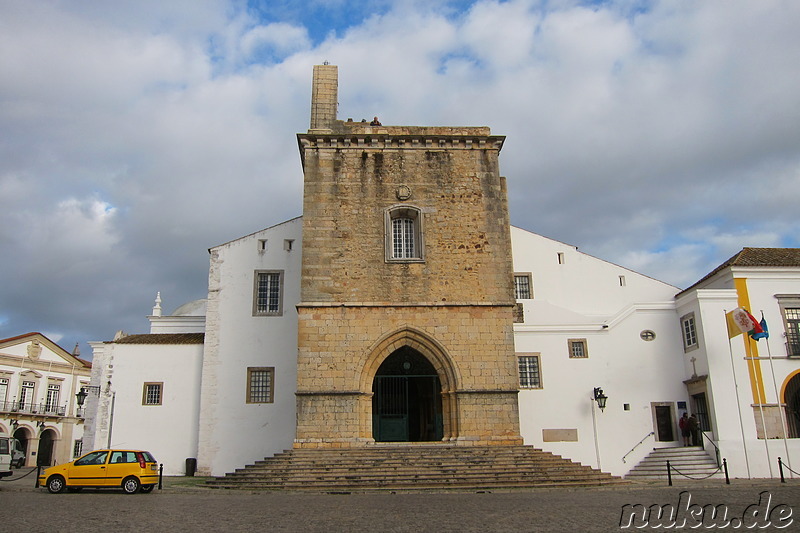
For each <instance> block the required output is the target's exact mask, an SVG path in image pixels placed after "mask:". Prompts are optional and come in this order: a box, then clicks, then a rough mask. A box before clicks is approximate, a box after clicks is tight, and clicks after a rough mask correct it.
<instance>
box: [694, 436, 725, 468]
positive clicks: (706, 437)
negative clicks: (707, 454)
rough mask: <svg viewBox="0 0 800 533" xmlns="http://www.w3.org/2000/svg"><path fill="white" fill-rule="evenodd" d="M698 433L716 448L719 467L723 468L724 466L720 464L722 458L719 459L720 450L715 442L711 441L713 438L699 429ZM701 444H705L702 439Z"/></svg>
mask: <svg viewBox="0 0 800 533" xmlns="http://www.w3.org/2000/svg"><path fill="white" fill-rule="evenodd" d="M698 431H699V432H700V435H702V436H703V437H705V439H706V440H708V442H710V443H711V445H712V446H713V447H714V450H715V455H716V458H717V466H720V467H721V466H722V463H721V462H720V458H719V448H718V447H717V445H716V444H714V441H713V440H711V437H709V436H708V435H706V432H705V431H704V430H702V429H699V430H698ZM700 442H703V439H700Z"/></svg>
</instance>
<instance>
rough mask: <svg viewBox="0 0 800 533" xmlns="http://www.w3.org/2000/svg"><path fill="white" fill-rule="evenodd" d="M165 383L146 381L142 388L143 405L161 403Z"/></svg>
mask: <svg viewBox="0 0 800 533" xmlns="http://www.w3.org/2000/svg"><path fill="white" fill-rule="evenodd" d="M163 389H164V383H163V382H161V383H145V384H144V387H143V389H142V405H161V398H162V396H163V394H164V390H163Z"/></svg>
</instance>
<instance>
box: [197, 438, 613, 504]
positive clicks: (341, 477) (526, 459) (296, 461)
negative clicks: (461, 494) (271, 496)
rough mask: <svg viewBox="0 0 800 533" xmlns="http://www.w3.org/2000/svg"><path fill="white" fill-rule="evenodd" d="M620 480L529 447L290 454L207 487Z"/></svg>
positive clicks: (455, 486)
mask: <svg viewBox="0 0 800 533" xmlns="http://www.w3.org/2000/svg"><path fill="white" fill-rule="evenodd" d="M615 483H626V481H624V480H622V479H620V478H617V477H613V476H611V475H610V474H606V473H604V472H600V471H599V470H596V469H593V468H590V467H588V466H583V465H580V464H578V463H574V462H572V461H569V460H567V459H563V458H561V457H559V456H557V455H553V454H551V453H548V452H544V451H542V450H538V449H536V448H533V447H530V446H452V445H438V444H434V445H405V446H401V445H392V446H382V445H376V446H367V447H363V448H346V449H295V450H290V451H285V452H283V453H280V454H277V455H275V456H274V457H271V458H268V459H264V460H263V461H257V462H256V463H255V464H252V465H248V466H246V467H245V468H240V469H237V470H236V471H235V472H233V473H229V474H226V475H225V476H223V477H217V478H214V479H211V480H208V481H207V486H209V487H212V488H226V489H247V490H293V491H315V492H368V491H400V492H406V491H426V490H427V491H440V490H469V491H475V490H489V491H490V490H495V489H515V488H529V487H557V486H559V487H560V486H569V487H578V486H597V485H609V484H615Z"/></svg>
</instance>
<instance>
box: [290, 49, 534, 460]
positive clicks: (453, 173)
mask: <svg viewBox="0 0 800 533" xmlns="http://www.w3.org/2000/svg"><path fill="white" fill-rule="evenodd" d="M335 79H336V67H335V66H333V65H321V66H318V67H316V69H315V79H314V85H315V87H317V86H319V85H323V86H325V85H328V86H330V85H335V84H336V83H335ZM331 80H334V81H333V83H332V82H331ZM314 94H315V95H316V96H315V97H316V98H318V99H322V101H319V100H315V101H313V102H312V110H313V109H317V108H320V107H321V108H328V109H329V108H334V109H335V104H336V92H335V91H334V92H324V91H322V90H317V89H315V90H314ZM325 98H327V99H328V100H327V101H326V100H325ZM321 115H322V114H321ZM313 116H314V117H315V122H314V123H312V124H311V129H310V130H309V132H308V133H307V134H301V135H298V141H299V144H300V152H301V159H302V161H303V169H304V176H305V188H304V202H303V246H304V248H303V261H302V276H301V301H300V303H299V304H298V306H297V309H298V320H299V326H298V328H299V331H298V360H297V364H298V370H297V392H296V394H297V435H296V439H295V446H299V447H317V446H323V447H324V446H353V445H359V444H363V443H369V442H373V441H374V440H375V439H376V437H377V438H378V439H379V440H380V439H382V438H397V439H398V440H404V441H408V440H411V436H410V435H406V434H405V433H407V432H409V431H410V432H411V434H413V435H414V436H416V438H418V439H422V438H426V440H433V439H432V438H427V437H425V435H426V434H427V435H429V436H433V435H436V436H439V438H440V439H441V438H443V439H444V440H448V441H469V442H481V443H502V444H508V443H521V440H522V439H521V436H520V434H519V413H518V409H517V391H518V389H517V378H516V373H517V369H516V361H515V356H514V339H513V322H512V308H513V306H514V304H515V300H514V293H513V286H512V280H513V269H512V261H511V238H510V234H509V219H508V207H507V199H506V186H505V180H504V179H503V178H501V177H500V174H499V165H498V156H499V152H500V149H501V148H502V144H503V140H504V138H503V137H500V136H493V135H491V133H490V131H489V129H488V128H443V127H400V126H377V125H376V126H372V125H366V124H364V123H354V122H342V121H338V120H336V117H335V115H334V116H331V115H330V113H328V114H324V115H323V116H324V117H325V118H324V119H316V116H317V114H313ZM404 366H406V367H408V368H404ZM410 376H414V377H413V378H412V377H410ZM395 389H397V390H398V391H399V390H400V389H402V392H397V391H395ZM376 395H377V396H376ZM390 396H391V397H390ZM395 402H406V403H409V405H408V407H409V408H411V409H412V411H413V412H406V409H405V407H403V408H401V409H400V410H399V411H398V410H397V409H395V408H393V406H392V405H391V404H393V403H395ZM412 404H413V405H412ZM486 413H491V414H492V415H491V416H486ZM409 424H410V425H411V426H413V427H408V428H407V429H406V426H407V425H409ZM401 425H402V427H400V426H401ZM393 431H400V432H401V434H398V435H394V436H392V435H393Z"/></svg>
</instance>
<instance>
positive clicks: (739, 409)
mask: <svg viewBox="0 0 800 533" xmlns="http://www.w3.org/2000/svg"><path fill="white" fill-rule="evenodd" d="M723 313H724V314H725V324H727V323H728V313H727V311H725V310H724V309H723ZM726 329H727V328H726ZM728 354H729V355H730V357H731V373H732V374H733V388H734V393H735V396H736V410H737V412H738V414H739V428H740V429H741V431H742V447H743V448H744V464H745V466H747V479H752V478H751V477H750V459H749V458H748V456H747V441H746V439H745V438H744V422H742V402H741V400H739V383H738V381H737V379H736V368H735V365H734V364H733V346H732V345H731V334H730V331H728Z"/></svg>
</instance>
